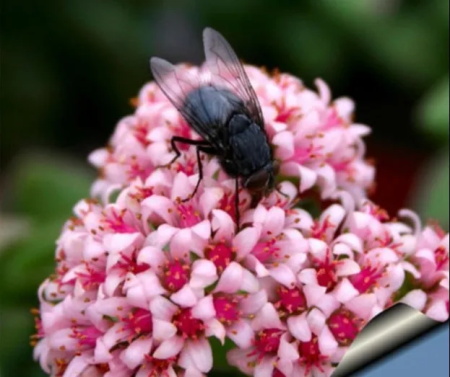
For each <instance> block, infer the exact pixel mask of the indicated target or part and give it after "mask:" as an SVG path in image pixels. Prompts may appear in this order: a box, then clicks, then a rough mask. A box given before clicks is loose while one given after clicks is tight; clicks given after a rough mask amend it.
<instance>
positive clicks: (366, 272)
mask: <svg viewBox="0 0 450 377" xmlns="http://www.w3.org/2000/svg"><path fill="white" fill-rule="evenodd" d="M382 276H383V272H382V271H381V270H379V269H378V268H375V267H372V266H371V265H368V266H366V267H364V268H363V269H361V271H360V272H359V273H358V274H356V275H353V276H351V277H350V281H351V283H352V284H353V286H354V287H355V288H356V289H357V290H358V291H359V293H365V292H367V291H368V290H369V289H370V288H371V287H373V286H374V285H376V283H377V281H378V279H380V278H381V277H382Z"/></svg>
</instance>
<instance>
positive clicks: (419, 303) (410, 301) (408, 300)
mask: <svg viewBox="0 0 450 377" xmlns="http://www.w3.org/2000/svg"><path fill="white" fill-rule="evenodd" d="M400 302H403V303H404V304H406V305H409V306H411V307H412V308H414V309H417V310H422V309H423V308H424V307H425V304H426V302H427V295H426V293H425V292H424V291H422V290H420V289H414V290H412V291H411V292H408V293H407V294H406V295H405V296H404V297H402V299H401V300H400Z"/></svg>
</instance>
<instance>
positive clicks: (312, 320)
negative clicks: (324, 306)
mask: <svg viewBox="0 0 450 377" xmlns="http://www.w3.org/2000/svg"><path fill="white" fill-rule="evenodd" d="M306 320H307V321H308V325H309V328H310V329H311V331H312V332H313V333H314V334H316V335H320V333H321V332H322V330H323V328H324V326H325V322H326V320H327V319H326V317H325V315H324V314H323V313H322V312H321V311H320V310H318V309H316V308H313V309H312V310H311V311H310V312H309V313H308V315H307V316H306Z"/></svg>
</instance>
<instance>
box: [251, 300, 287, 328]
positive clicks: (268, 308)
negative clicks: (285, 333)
mask: <svg viewBox="0 0 450 377" xmlns="http://www.w3.org/2000/svg"><path fill="white" fill-rule="evenodd" d="M252 327H253V328H254V329H272V328H276V329H284V325H283V324H282V322H281V320H280V317H279V315H278V312H277V311H276V310H275V308H274V306H273V305H272V304H271V303H266V304H265V305H264V306H263V307H262V308H261V310H260V311H259V312H258V313H256V315H255V318H254V319H253V321H252Z"/></svg>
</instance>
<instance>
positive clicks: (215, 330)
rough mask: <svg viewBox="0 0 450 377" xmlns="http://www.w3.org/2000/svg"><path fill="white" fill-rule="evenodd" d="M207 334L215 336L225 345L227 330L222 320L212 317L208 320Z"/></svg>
mask: <svg viewBox="0 0 450 377" xmlns="http://www.w3.org/2000/svg"><path fill="white" fill-rule="evenodd" d="M205 335H206V336H207V337H210V336H215V337H216V338H217V339H219V340H220V342H221V343H222V345H223V344H224V343H225V337H226V330H225V327H224V325H222V323H221V322H220V321H218V320H217V319H215V318H211V319H209V320H208V321H207V322H206V330H205Z"/></svg>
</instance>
